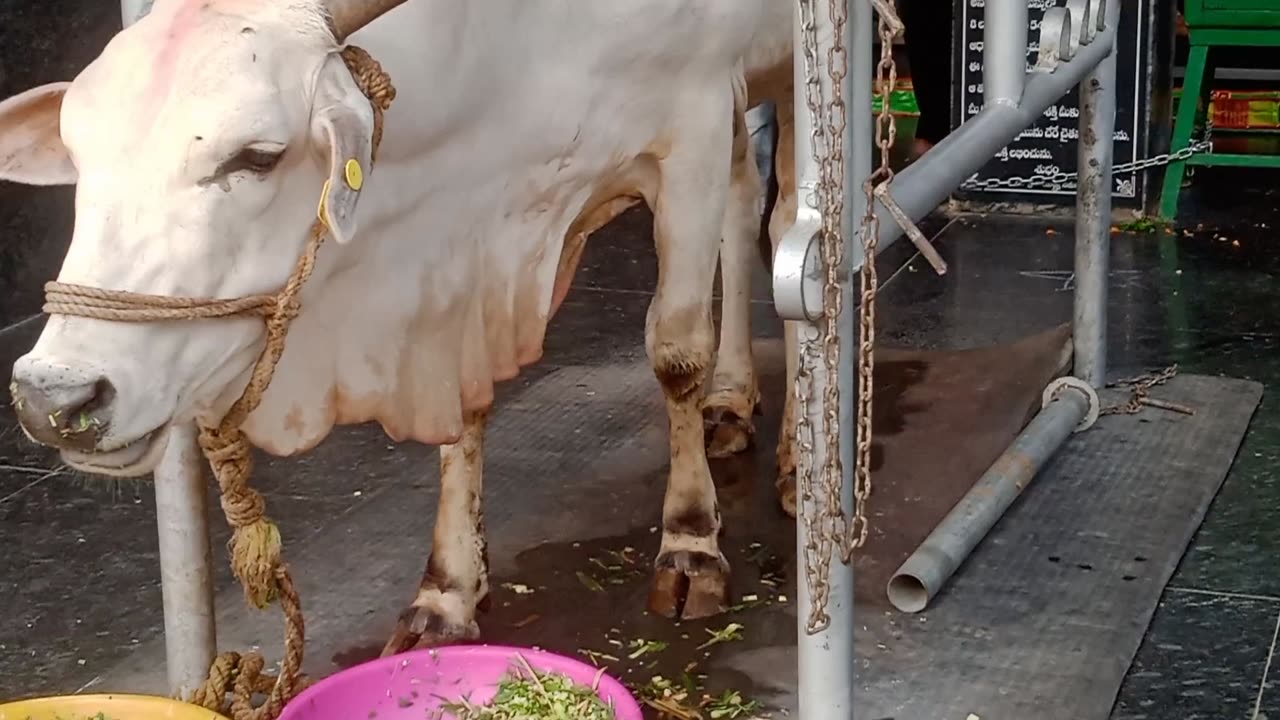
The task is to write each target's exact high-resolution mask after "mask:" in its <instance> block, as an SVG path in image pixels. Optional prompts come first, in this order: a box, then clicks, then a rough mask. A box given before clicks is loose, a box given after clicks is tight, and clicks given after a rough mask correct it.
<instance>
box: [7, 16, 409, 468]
mask: <svg viewBox="0 0 1280 720" xmlns="http://www.w3.org/2000/svg"><path fill="white" fill-rule="evenodd" d="M402 1H403V0H279V1H278V2H263V1H262V0H161V1H160V2H157V3H156V5H155V8H154V9H153V11H152V12H151V13H150V14H149V15H148V16H147V17H145V18H143V19H142V20H141V21H139V22H138V23H137V24H135V25H133V26H131V27H129V28H127V29H126V30H124V31H123V32H121V33H120V34H118V35H117V36H116V37H115V38H114V39H113V40H112V41H111V43H110V44H109V45H108V46H107V47H106V49H105V50H103V52H102V54H101V55H100V56H99V57H98V58H97V59H96V60H94V61H93V62H92V63H91V64H90V65H89V66H88V67H87V68H86V69H85V70H84V71H83V72H82V73H81V74H80V75H79V76H78V77H76V78H75V80H74V81H72V82H69V83H66V82H63V83H54V84H50V85H45V86H42V87H38V88H35V89H33V90H29V91H27V92H25V93H22V94H20V95H17V96H15V97H12V98H9V99H7V100H4V101H3V102H0V180H7V181H12V182H19V183H27V184H33V185H63V184H75V185H76V186H77V187H76V201H75V209H76V218H75V232H74V236H73V237H72V240H71V245H70V248H69V250H68V252H67V256H66V258H65V260H64V262H63V266H62V269H61V272H60V273H59V276H58V280H59V281H61V282H64V283H70V284H76V285H85V286H90V287H98V288H106V289H113V290H126V291H132V292H137V293H145V294H150V295H171V296H173V295H176V296H187V297H202V298H234V297H241V296H245V295H252V294H259V293H273V292H276V291H277V290H278V289H279V287H280V286H281V285H282V284H283V283H284V281H285V280H286V278H288V276H289V274H290V272H291V270H292V268H293V266H294V264H295V262H296V261H297V257H298V255H299V253H300V252H301V250H302V248H303V245H304V243H305V241H306V237H307V234H308V229H309V228H310V226H311V224H312V222H313V221H314V219H315V217H316V210H317V206H318V203H319V201H320V192H321V188H322V187H324V186H325V180H326V179H331V182H330V183H329V184H328V188H329V190H328V196H327V198H326V208H327V216H328V217H329V218H331V222H330V225H331V234H330V236H331V237H332V238H333V239H334V240H336V241H337V242H339V243H346V242H349V241H351V240H352V238H353V236H354V234H355V231H356V224H355V221H354V209H355V202H356V199H357V197H358V194H359V193H358V189H359V187H358V186H360V185H361V183H359V182H356V183H354V185H355V186H356V187H353V186H352V184H351V183H347V182H345V181H343V179H344V178H345V177H346V165H347V161H348V160H350V159H355V160H356V161H357V162H359V163H360V165H361V166H362V167H363V168H365V169H367V168H368V167H369V163H370V152H371V136H372V123H373V112H372V109H371V107H370V104H369V101H368V99H367V98H366V97H365V96H364V95H363V94H362V93H361V91H360V89H359V88H358V87H357V86H356V84H355V82H354V80H353V78H352V77H351V73H350V72H349V71H348V69H347V68H346V66H345V64H344V63H343V61H342V59H341V57H340V55H339V54H338V53H337V51H338V49H339V47H340V45H341V43H342V42H343V41H344V40H345V38H346V37H347V36H348V35H350V34H351V33H353V32H355V31H356V30H357V29H359V28H360V27H362V26H364V25H365V24H367V23H368V22H370V21H371V20H373V19H374V18H376V17H377V16H379V15H381V14H382V13H384V12H386V11H387V10H389V9H391V8H392V7H394V6H396V5H399V4H400V2H402ZM262 341H263V327H262V323H261V321H259V320H255V319H251V318H240V319H230V320H204V321H181V322H154V323H123V322H109V321H103V320H95V319H86V318H80V317H67V316H61V315H57V316H54V317H52V318H50V320H49V322H48V325H47V326H46V327H45V329H44V331H43V333H42V334H41V335H40V338H39V340H38V342H37V343H36V345H35V347H34V348H33V349H32V350H31V352H30V353H28V354H27V355H25V356H23V357H22V358H20V359H19V360H18V361H17V363H16V364H15V366H14V369H13V381H12V385H11V389H12V394H13V398H14V406H15V408H16V410H17V413H18V417H19V420H20V422H21V423H22V426H23V428H24V430H25V431H26V432H27V434H28V435H29V436H31V438H32V439H34V440H35V441H37V442H40V443H42V444H45V445H49V446H53V447H56V448H59V449H60V450H62V452H63V457H64V459H65V460H66V461H67V462H69V463H70V464H72V465H74V466H76V467H79V468H81V469H85V470H88V471H91V472H100V473H107V474H116V475H139V474H143V473H146V472H149V471H150V470H152V469H153V468H154V467H155V465H156V463H157V462H158V461H159V458H160V456H161V455H162V453H163V450H164V446H165V443H166V440H167V436H168V432H167V431H168V429H169V428H170V427H171V426H172V425H174V424H175V423H179V422H189V421H191V420H193V419H199V420H202V421H205V422H210V423H212V422H216V421H217V419H218V417H219V416H220V415H221V414H222V413H223V412H225V410H226V409H227V407H228V406H229V405H230V404H231V402H233V401H234V400H235V398H236V397H237V396H238V394H239V392H240V391H241V389H242V388H243V385H244V383H245V381H246V380H247V377H248V372H249V370H250V368H251V366H252V364H253V361H254V359H255V358H256V356H257V354H258V353H259V351H260V349H261V346H262Z"/></svg>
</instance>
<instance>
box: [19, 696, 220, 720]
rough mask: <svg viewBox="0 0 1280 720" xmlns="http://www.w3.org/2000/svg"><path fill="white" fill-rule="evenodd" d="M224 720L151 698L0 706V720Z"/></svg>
mask: <svg viewBox="0 0 1280 720" xmlns="http://www.w3.org/2000/svg"><path fill="white" fill-rule="evenodd" d="M104 719H105V720H227V718H226V717H224V716H222V715H219V714H218V713H216V712H213V711H212V710H206V709H205V708H202V707H200V706H199V705H192V704H190V703H184V702H181V701H179V700H171V699H169V698H166V697H157V696H154V695H114V694H113V695H107V694H101V695H59V696H55V697H43V698H33V699H31V700H19V701H17V702H11V703H6V704H3V705H0V720H104Z"/></svg>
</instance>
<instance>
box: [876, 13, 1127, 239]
mask: <svg viewBox="0 0 1280 720" xmlns="http://www.w3.org/2000/svg"><path fill="white" fill-rule="evenodd" d="M1106 5H1107V7H1106V28H1105V29H1104V30H1101V31H1099V32H1098V34H1097V35H1096V36H1095V37H1094V39H1093V41H1092V42H1090V43H1089V44H1088V45H1082V46H1081V47H1080V49H1079V52H1078V53H1077V54H1076V55H1075V57H1073V58H1072V59H1071V60H1069V61H1067V62H1064V63H1061V64H1060V65H1058V66H1057V68H1056V69H1055V70H1054V71H1053V72H1041V71H1037V72H1033V73H1030V74H1029V75H1027V79H1026V85H1025V87H1024V88H1023V91H1022V101H1021V102H1019V103H1018V104H1017V105H1012V104H1005V103H1000V104H995V105H992V104H987V105H985V106H984V107H983V109H982V111H981V112H979V113H978V114H977V115H975V116H973V117H971V118H969V119H968V120H966V121H965V122H964V123H962V124H961V125H960V127H958V128H956V129H955V130H954V131H952V133H951V134H950V135H948V136H947V137H946V138H945V139H943V140H942V141H941V142H939V143H938V144H937V145H935V146H934V147H933V149H932V150H930V151H929V152H928V153H926V154H925V155H924V156H923V157H921V158H920V159H919V160H917V161H915V162H914V163H912V164H911V165H909V166H907V168H906V169H904V170H903V171H902V172H901V173H898V175H897V176H896V177H895V178H894V181H893V198H894V200H895V201H896V202H897V203H898V205H899V206H900V207H901V208H902V209H903V210H904V211H906V214H907V216H908V217H910V218H911V220H912V221H913V222H919V221H920V219H921V218H923V217H924V216H925V215H927V214H929V213H930V212H932V211H933V209H934V208H936V207H938V205H939V204H940V203H942V202H943V201H945V200H946V199H947V196H949V195H950V194H951V192H952V191H953V190H955V189H956V188H957V187H959V186H960V185H961V184H962V183H964V181H965V180H967V179H969V177H971V176H972V175H973V174H974V173H975V172H977V171H978V170H980V169H982V166H983V165H985V164H987V162H988V161H989V160H991V158H993V157H995V154H996V153H997V152H999V151H1000V149H1001V148H1003V147H1005V146H1006V145H1008V144H1009V143H1010V142H1012V141H1013V139H1014V138H1016V137H1017V136H1018V134H1019V133H1021V132H1022V131H1023V130H1024V129H1026V128H1029V127H1031V126H1032V125H1034V124H1035V123H1036V121H1037V120H1039V119H1040V116H1041V115H1042V114H1043V113H1044V111H1045V110H1047V109H1048V108H1049V106H1051V105H1053V104H1054V103H1056V102H1058V100H1059V99H1061V98H1062V96H1063V95H1066V94H1067V93H1068V92H1069V91H1070V90H1071V88H1073V87H1075V86H1076V85H1077V84H1079V83H1080V82H1081V81H1082V80H1083V79H1084V78H1085V76H1086V75H1088V74H1089V73H1091V72H1092V71H1093V69H1094V68H1095V67H1097V65H1098V64H1099V63H1101V62H1102V61H1103V60H1104V59H1106V57H1107V56H1108V55H1110V54H1111V51H1112V48H1113V46H1114V45H1115V37H1116V26H1117V25H1118V24H1119V21H1120V3H1118V2H1108V3H1106ZM989 29H990V28H988V30H989ZM1024 42H1025V38H1024ZM876 216H877V217H878V218H880V244H879V247H878V248H877V249H876V252H877V254H878V253H881V252H884V251H885V249H887V248H888V247H889V246H890V245H892V244H893V243H894V242H895V241H896V240H897V239H898V238H900V237H902V234H903V229H902V226H901V225H899V224H898V223H897V222H896V221H894V220H893V216H892V215H891V214H890V213H889V211H888V210H887V209H886V208H885V206H884V204H883V203H876Z"/></svg>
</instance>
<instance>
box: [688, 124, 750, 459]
mask: <svg viewBox="0 0 1280 720" xmlns="http://www.w3.org/2000/svg"><path fill="white" fill-rule="evenodd" d="M734 115H735V118H734V127H733V165H732V174H731V176H730V177H731V185H730V187H729V197H728V201H727V207H726V211H725V215H724V223H723V227H722V229H721V235H720V237H721V239H720V285H721V289H722V299H721V304H720V349H719V352H718V353H717V356H716V370H715V375H714V376H713V377H712V379H711V390H710V392H709V393H708V394H707V397H706V399H705V400H704V401H703V403H702V415H703V420H704V423H705V432H706V444H707V455H708V456H709V457H717V458H718V457H728V456H730V455H733V454H734V453H739V452H742V451H743V450H746V449H747V448H748V447H750V446H751V439H752V437H753V436H754V435H755V425H754V423H753V421H752V416H753V415H758V414H759V413H760V390H759V386H758V385H757V384H756V376H755V367H754V365H755V364H754V362H753V359H752V357H751V272H752V270H753V268H754V267H755V256H756V240H757V237H758V236H759V234H760V200H761V197H762V196H761V193H762V190H763V188H762V185H761V182H760V171H759V169H758V167H757V165H756V158H755V153H754V152H753V148H752V144H751V136H750V134H749V133H748V131H747V124H746V108H745V107H741V106H739V107H735V112H734Z"/></svg>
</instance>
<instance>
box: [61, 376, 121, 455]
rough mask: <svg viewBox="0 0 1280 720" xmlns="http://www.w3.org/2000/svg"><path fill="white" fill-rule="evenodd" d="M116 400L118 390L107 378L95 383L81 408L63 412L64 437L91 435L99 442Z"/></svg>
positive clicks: (67, 409) (62, 429)
mask: <svg viewBox="0 0 1280 720" xmlns="http://www.w3.org/2000/svg"><path fill="white" fill-rule="evenodd" d="M115 399H116V388H115V386H114V385H112V384H111V381H110V380H108V379H106V378H99V379H98V380H97V381H95V382H94V383H93V390H92V394H90V395H89V396H88V399H87V400H85V401H84V402H82V403H81V404H80V405H79V406H69V407H67V408H66V409H65V410H64V411H63V416H64V420H63V422H61V423H59V425H61V428H60V431H61V433H62V436H63V437H68V436H70V435H81V434H84V435H89V436H91V437H92V438H93V440H94V442H97V436H98V434H99V433H101V432H102V428H103V427H104V426H105V425H106V421H107V411H108V409H109V408H110V407H111V403H112V402H114V401H115Z"/></svg>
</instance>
